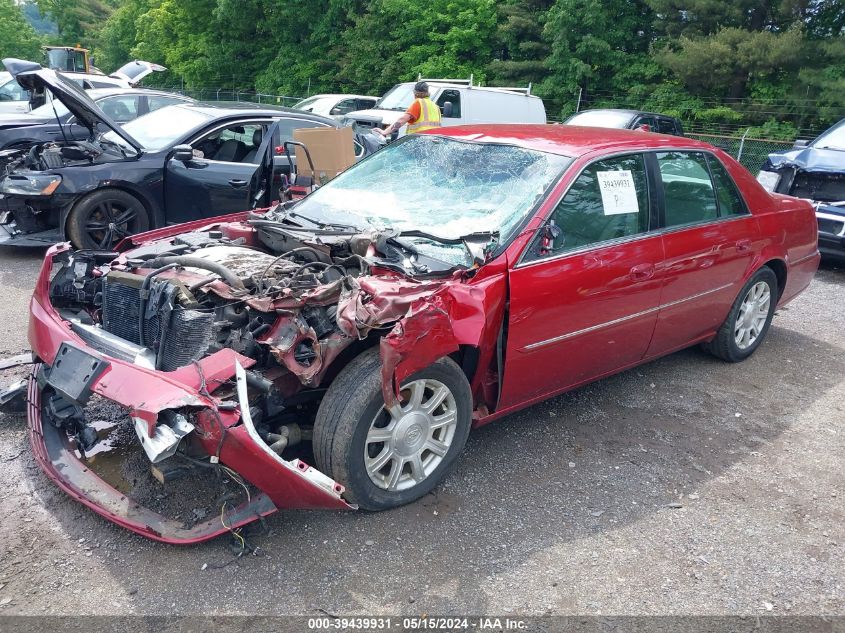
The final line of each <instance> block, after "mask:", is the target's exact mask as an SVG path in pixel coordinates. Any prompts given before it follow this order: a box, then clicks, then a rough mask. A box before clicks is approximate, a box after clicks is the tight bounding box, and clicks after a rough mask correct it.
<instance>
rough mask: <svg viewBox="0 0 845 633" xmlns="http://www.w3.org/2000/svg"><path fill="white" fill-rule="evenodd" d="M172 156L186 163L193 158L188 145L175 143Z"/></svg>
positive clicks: (192, 151)
mask: <svg viewBox="0 0 845 633" xmlns="http://www.w3.org/2000/svg"><path fill="white" fill-rule="evenodd" d="M173 158H174V159H176V160H179V161H182V162H183V163H187V162H188V161H189V160H193V159H194V150H193V148H192V147H191V146H190V145H177V146H176V147H174V148H173Z"/></svg>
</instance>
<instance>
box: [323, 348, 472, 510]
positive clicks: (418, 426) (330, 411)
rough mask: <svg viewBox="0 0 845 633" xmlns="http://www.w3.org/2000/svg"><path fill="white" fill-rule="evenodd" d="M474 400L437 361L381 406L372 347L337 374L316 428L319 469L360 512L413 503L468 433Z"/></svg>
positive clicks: (460, 378) (452, 367) (460, 377)
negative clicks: (343, 488) (396, 401)
mask: <svg viewBox="0 0 845 633" xmlns="http://www.w3.org/2000/svg"><path fill="white" fill-rule="evenodd" d="M471 421H472V395H471V392H470V387H469V383H468V382H467V379H466V376H464V373H463V371H461V369H460V367H458V365H457V364H455V362H454V361H452V360H451V359H449V358H441V359H440V360H438V361H437V362H435V363H433V364H432V365H430V366H428V367H426V368H425V369H423V370H421V371H418V372H416V373H415V374H413V375H412V376H410V377H409V378H408V379H407V380H405V381H404V382H403V384H402V389H401V391H400V404H399V405H398V406H396V407H394V408H393V409H391V410H387V409H386V408H385V406H384V400H383V399H382V393H381V359H380V357H379V350H378V348H372V349H370V350H367V351H366V352H364V353H363V354H361V355H360V356H358V357H357V358H356V359H354V360H353V361H352V362H351V363H350V364H349V365H347V366H346V367H345V368H344V369H343V371H341V373H340V374H339V375H338V377H337V378H336V379H335V380H334V382H333V383H332V384H331V386H330V387H329V389H328V391H327V392H326V395H325V397H324V398H323V401H322V402H321V403H320V408H319V410H318V412H317V417H316V420H315V423H314V440H313V444H314V458H315V460H316V462H317V467H318V468H319V469H320V470H322V471H323V472H324V473H326V474H327V475H329V476H330V477H332V478H333V479H335V480H336V481H338V482H340V483H341V484H343V485H344V486H346V495H345V496H346V497H347V499H348V500H349V501H350V502H351V503H356V504H358V506H359V507H361V508H363V509H365V510H386V509H389V508H395V507H397V506H401V505H404V504H406V503H410V502H412V501H415V500H416V499H419V498H420V497H422V496H423V495H425V494H427V493H429V492H431V490H432V489H433V488H434V487H435V486H436V485H437V484H438V483H439V482H440V480H442V479H443V477H444V476H445V475H446V474H447V473H448V472H449V470H451V468H452V467H453V466H454V463H455V460H456V459H457V457H458V455H459V454H460V452H461V450H462V449H463V447H464V444H465V443H466V440H467V436H468V435H469V430H470V424H471Z"/></svg>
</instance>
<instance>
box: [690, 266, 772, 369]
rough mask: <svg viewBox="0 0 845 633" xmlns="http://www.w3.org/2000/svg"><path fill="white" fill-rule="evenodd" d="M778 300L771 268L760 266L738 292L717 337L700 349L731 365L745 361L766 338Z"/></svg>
mask: <svg viewBox="0 0 845 633" xmlns="http://www.w3.org/2000/svg"><path fill="white" fill-rule="evenodd" d="M777 298H778V279H777V276H776V275H775V273H774V271H773V270H772V269H771V268H769V267H768V266H763V267H762V268H760V270H758V271H757V272H755V273H754V274H753V275H752V276H751V279H749V280H748V281H747V282H746V284H745V285H744V286H743V287H742V290H740V291H739V295H737V298H736V300H735V301H734V304H733V306H732V307H731V311H730V313H729V314H728V318H727V319H725V322H724V323H723V324H722V327H720V328H719V332H718V333H717V334H716V337H715V338H714V339H713V340H712V341H709V342H707V343H704V344H703V345H702V347H703V348H704V349H705V350H706V351H708V352H710V353H711V354H713V356H716V357H717V358H721V359H722V360H726V361H728V362H731V363H738V362H739V361H742V360H745V359H746V358H748V357H749V356H751V354H753V353H754V350H756V349H757V348H758V347H759V346H760V343H762V342H763V339H764V338H765V337H766V334H767V333H768V331H769V326H770V325H771V324H772V317H773V316H774V313H775V306H776V304H777V300H778V299H777Z"/></svg>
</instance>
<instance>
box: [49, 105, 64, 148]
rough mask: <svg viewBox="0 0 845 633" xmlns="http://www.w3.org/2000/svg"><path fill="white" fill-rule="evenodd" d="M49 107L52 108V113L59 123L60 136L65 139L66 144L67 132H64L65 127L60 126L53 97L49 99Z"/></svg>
mask: <svg viewBox="0 0 845 633" xmlns="http://www.w3.org/2000/svg"><path fill="white" fill-rule="evenodd" d="M50 107H51V108H53V114H54V115H55V116H56V123H58V124H59V131H60V132H61V133H62V138H63V139H64V140H65V144H67V142H68V140H67V134H65V128H64V127H63V126H62V120H61V119H60V118H59V113H58V112H56V100H55V99H50Z"/></svg>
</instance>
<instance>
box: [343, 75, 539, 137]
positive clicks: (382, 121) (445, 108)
mask: <svg viewBox="0 0 845 633" xmlns="http://www.w3.org/2000/svg"><path fill="white" fill-rule="evenodd" d="M418 81H425V82H426V83H428V88H429V93H430V95H431V100H432V101H434V103H436V104H437V105H438V107H439V108H440V112H441V119H440V124H441V125H444V126H448V125H464V124H470V123H546V109H545V107H544V106H543V101H542V99H540V98H539V97H537V96H535V95H532V94H531V85H530V84H529V85H528V86H527V87H526V88H505V87H493V86H478V85H476V84H474V83H473V78H472V77H470V78H469V79H423V78H422V77H420V78H419V79H418ZM416 83H417V82H415V81H408V82H405V83H401V84H396V85H395V86H393V88H391V89H390V90H388V91H387V92H386V93H384V96H383V97H382V98H381V99H379V101H378V103H377V104H376V105H375V107H373V108H370V109H369V110H358V111H356V112H350V113H349V114H347V115H346V116H345V117H343V124H344V125H351V126H353V127H354V128H355V129H356V130H357V131H358V132H360V133H365V132H366V131H367V130H368V129H372V128H374V127H380V128H382V129H384V128H386V127H387V126H389V125H392V124H393V123H394V122H396V121H397V120H398V119H399V117H401V116H402V115H403V114H404V113H405V110H407V109H408V106H410V105H411V103H412V102H413V101H414V85H415V84H416ZM404 133H405V127H404V126H403V127H402V129H401V130H399V136H402V135H404Z"/></svg>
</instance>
